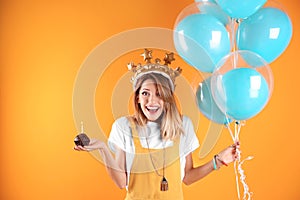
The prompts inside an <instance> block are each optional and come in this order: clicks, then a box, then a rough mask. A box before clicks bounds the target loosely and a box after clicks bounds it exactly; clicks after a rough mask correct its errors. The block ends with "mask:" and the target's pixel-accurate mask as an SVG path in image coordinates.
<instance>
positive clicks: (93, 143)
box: [74, 138, 105, 151]
mask: <svg viewBox="0 0 300 200" xmlns="http://www.w3.org/2000/svg"><path fill="white" fill-rule="evenodd" d="M103 148H105V143H104V142H102V141H101V140H98V139H95V138H92V139H91V140H90V143H89V144H88V145H85V146H81V145H76V146H75V147H74V150H77V151H93V150H96V149H103Z"/></svg>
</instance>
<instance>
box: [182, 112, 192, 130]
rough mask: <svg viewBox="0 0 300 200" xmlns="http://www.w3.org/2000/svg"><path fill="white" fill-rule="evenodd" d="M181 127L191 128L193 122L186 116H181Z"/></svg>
mask: <svg viewBox="0 0 300 200" xmlns="http://www.w3.org/2000/svg"><path fill="white" fill-rule="evenodd" d="M182 126H183V128H184V129H185V128H187V127H188V128H190V127H193V122H192V120H191V119H190V118H189V117H188V116H186V115H183V116H182Z"/></svg>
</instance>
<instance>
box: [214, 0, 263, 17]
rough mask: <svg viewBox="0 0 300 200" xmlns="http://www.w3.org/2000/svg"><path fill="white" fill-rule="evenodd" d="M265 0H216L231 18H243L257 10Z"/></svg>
mask: <svg viewBox="0 0 300 200" xmlns="http://www.w3.org/2000/svg"><path fill="white" fill-rule="evenodd" d="M266 1H267V0H242V1H240V0H216V2H217V4H219V6H220V7H221V8H222V9H223V10H224V11H225V12H226V13H227V14H228V15H229V16H230V17H232V18H234V19H245V18H247V17H249V16H250V15H252V14H254V13H255V12H256V11H258V10H259V9H260V8H261V7H262V6H263V5H264V4H265V3H266Z"/></svg>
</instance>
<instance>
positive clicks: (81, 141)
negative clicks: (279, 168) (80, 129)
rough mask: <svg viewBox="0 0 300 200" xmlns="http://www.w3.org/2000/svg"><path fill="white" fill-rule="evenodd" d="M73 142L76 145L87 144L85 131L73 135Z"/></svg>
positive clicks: (87, 138)
mask: <svg viewBox="0 0 300 200" xmlns="http://www.w3.org/2000/svg"><path fill="white" fill-rule="evenodd" d="M74 143H75V145H77V146H87V145H89V143H90V138H89V137H88V136H87V135H86V134H85V133H80V134H79V135H77V136H76V137H75V139H74Z"/></svg>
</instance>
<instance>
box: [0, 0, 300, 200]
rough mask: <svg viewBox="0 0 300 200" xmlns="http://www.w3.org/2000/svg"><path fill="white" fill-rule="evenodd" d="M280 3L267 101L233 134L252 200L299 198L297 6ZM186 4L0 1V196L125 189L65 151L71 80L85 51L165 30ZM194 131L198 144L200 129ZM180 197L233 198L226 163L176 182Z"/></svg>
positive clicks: (71, 129)
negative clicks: (279, 41)
mask: <svg viewBox="0 0 300 200" xmlns="http://www.w3.org/2000/svg"><path fill="white" fill-rule="evenodd" d="M279 2H280V3H281V4H282V6H283V7H284V9H285V11H286V12H287V13H288V15H289V16H290V18H291V20H292V23H293V37H292V40H291V43H290V45H289V46H288V48H287V49H286V51H285V52H284V53H283V54H282V55H281V56H280V57H279V58H278V59H277V60H276V61H275V62H274V63H272V64H271V65H270V66H271V68H272V70H273V75H274V84H275V85H274V91H273V95H272V97H271V99H270V101H269V103H268V105H267V106H266V108H265V109H264V110H263V111H262V112H261V113H260V114H259V115H257V116H256V117H254V118H252V119H249V120H247V122H246V126H244V127H243V128H242V132H241V148H242V151H243V152H242V153H243V155H245V156H247V155H254V159H253V160H251V161H248V162H247V163H246V164H245V165H244V168H245V173H246V175H247V178H246V180H247V183H248V185H249V187H250V190H251V191H252V192H253V193H254V194H253V197H254V199H258V200H265V199H272V200H282V199H288V200H297V199H300V191H299V188H300V172H299V170H300V161H299V153H300V146H299V142H300V136H299V133H300V132H299V130H298V125H299V119H300V117H299V116H300V106H299V104H300V95H299V92H300V90H299V85H300V84H299V82H298V81H300V79H299V77H300V70H299V64H298V62H299V59H300V54H299V52H300V47H299V44H300V30H299V29H300V22H299V19H300V11H299V9H300V2H299V1H298V0H279ZM191 3H193V1H192V0H177V1H176V0H173V1H171V0H164V1H161V0H153V1H146V0H129V1H110V0H97V1H96V0H91V1H84V0H73V1H67V0H61V1H58V0H51V1H50V0H41V1H33V0H26V1H25V0H4V1H3V0H2V1H0V53H1V57H0V88H1V90H0V95H1V96H0V98H1V99H0V100H1V101H0V105H1V107H0V113H1V118H0V119H1V121H0V122H1V125H0V136H1V137H0V156H1V157H0V158H1V163H0V199H3V200H53V199H56V200H82V199H122V198H124V195H125V191H124V190H120V189H118V188H117V187H116V186H115V185H114V183H113V182H112V181H111V180H110V179H109V177H108V175H107V173H106V171H105V167H104V166H103V165H102V163H100V162H98V161H97V160H96V159H95V158H94V157H92V156H91V155H90V154H88V153H86V152H76V151H74V150H73V138H74V136H75V135H76V134H77V129H76V125H75V123H74V119H73V113H72V93H73V86H74V82H75V79H76V75H77V73H78V71H79V69H80V66H81V64H82V62H83V61H84V60H85V58H86V57H87V56H88V54H89V53H90V52H91V51H92V50H93V49H94V48H95V47H96V46H97V45H98V44H100V43H101V42H103V41H104V40H106V39H108V38H109V37H111V36H113V35H115V34H118V33H120V32H123V31H126V30H131V29H134V28H142V27H163V28H168V29H172V28H173V25H174V22H175V19H176V17H177V15H178V14H179V13H180V11H181V10H182V9H184V8H185V7H186V6H187V5H189V4H191ZM125 60H126V59H121V61H122V62H123V61H124V62H125ZM121 61H119V63H121ZM126 62H127V61H126ZM125 66H126V63H124V67H125ZM121 67H122V68H123V66H121ZM118 72H120V71H118ZM108 84H109V83H108ZM96 99H97V100H99V101H100V100H101V95H100V94H98V93H97V95H96ZM96 106H97V115H98V116H99V118H101V117H102V118H105V117H104V116H106V115H107V116H109V117H110V118H111V114H110V113H108V112H109V110H108V109H107V107H106V105H101V104H100V105H99V104H97V105H96ZM102 108H103V110H101V109H102ZM109 125H110V124H108V125H107V127H105V128H104V129H105V130H106V133H107V132H108V131H109ZM107 134H108V133H107ZM197 135H198V136H199V139H200V141H203V139H204V138H205V131H203V132H200V133H197ZM230 143H231V139H230V136H229V134H228V132H227V131H226V130H224V131H223V132H222V135H221V137H220V139H219V140H218V142H217V144H216V146H215V147H214V148H213V149H212V151H211V152H210V153H209V154H208V155H207V156H206V157H204V158H202V159H199V158H198V156H197V154H198V152H199V150H197V151H196V152H195V155H194V159H195V163H196V164H197V165H199V164H202V163H205V162H207V161H209V160H210V159H211V158H212V156H213V155H214V154H215V153H217V152H219V151H220V150H222V149H223V148H224V147H226V146H227V145H229V144H230ZM184 195H185V197H186V199H188V200H190V199H191V200H193V199H213V200H214V199H237V192H236V185H235V176H234V171H233V166H232V165H231V166H229V167H223V168H222V169H221V170H219V171H215V172H213V173H212V174H210V175H209V176H207V177H206V178H204V179H203V180H201V181H199V182H197V183H194V184H193V185H191V186H184Z"/></svg>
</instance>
